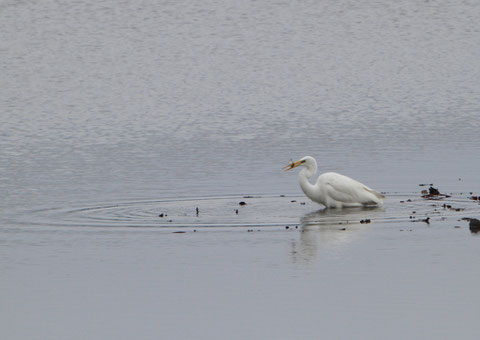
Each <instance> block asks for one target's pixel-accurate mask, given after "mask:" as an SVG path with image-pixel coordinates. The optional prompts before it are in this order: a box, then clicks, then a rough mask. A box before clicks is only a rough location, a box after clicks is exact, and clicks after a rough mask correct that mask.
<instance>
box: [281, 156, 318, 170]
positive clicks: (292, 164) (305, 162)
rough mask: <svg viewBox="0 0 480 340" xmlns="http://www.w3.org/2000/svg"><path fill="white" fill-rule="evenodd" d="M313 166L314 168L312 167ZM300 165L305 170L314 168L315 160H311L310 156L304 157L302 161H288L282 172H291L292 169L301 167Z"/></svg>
mask: <svg viewBox="0 0 480 340" xmlns="http://www.w3.org/2000/svg"><path fill="white" fill-rule="evenodd" d="M314 164H315V166H314ZM301 165H303V166H306V167H307V168H308V167H315V168H316V162H315V159H313V157H310V156H305V157H303V158H302V159H300V160H298V161H296V162H294V161H292V160H290V163H289V164H287V165H285V166H284V167H283V171H288V170H292V169H293V168H296V167H297V166H301Z"/></svg>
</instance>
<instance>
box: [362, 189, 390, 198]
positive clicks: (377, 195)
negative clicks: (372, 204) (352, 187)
mask: <svg viewBox="0 0 480 340" xmlns="http://www.w3.org/2000/svg"><path fill="white" fill-rule="evenodd" d="M365 190H367V191H368V192H370V193H372V194H374V195H375V196H376V197H377V198H379V199H381V200H384V199H385V195H382V194H381V193H379V192H378V191H375V190H373V189H370V188H369V187H365Z"/></svg>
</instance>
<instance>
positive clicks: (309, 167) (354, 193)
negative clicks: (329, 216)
mask: <svg viewBox="0 0 480 340" xmlns="http://www.w3.org/2000/svg"><path fill="white" fill-rule="evenodd" d="M297 166H304V168H303V169H302V170H301V171H300V173H299V174H298V180H299V182H300V187H301V188H302V191H303V192H304V193H305V195H306V196H307V197H308V198H310V199H311V200H312V201H314V202H317V203H320V204H323V205H324V206H326V207H327V208H343V207H358V206H370V205H382V204H383V200H384V199H385V196H384V195H382V194H381V193H379V192H377V191H375V190H373V189H371V188H369V187H367V186H366V185H364V184H362V183H360V182H358V181H356V180H354V179H352V178H350V177H347V176H344V175H340V174H337V173H335V172H327V173H324V174H322V175H320V176H319V177H318V179H317V182H316V183H315V184H311V183H310V182H309V181H308V179H309V178H310V177H312V176H314V175H315V174H316V173H317V162H316V161H315V158H313V157H310V156H306V157H303V158H302V159H300V160H299V161H297V162H292V163H291V164H289V165H287V166H285V168H284V169H285V170H286V171H287V170H290V169H293V168H295V167H297Z"/></svg>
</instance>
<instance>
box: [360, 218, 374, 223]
mask: <svg viewBox="0 0 480 340" xmlns="http://www.w3.org/2000/svg"><path fill="white" fill-rule="evenodd" d="M370 222H372V221H371V220H370V219H368V218H366V219H364V220H360V223H362V224H366V223H370Z"/></svg>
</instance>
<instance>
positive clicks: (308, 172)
mask: <svg viewBox="0 0 480 340" xmlns="http://www.w3.org/2000/svg"><path fill="white" fill-rule="evenodd" d="M316 173H317V167H316V166H315V167H305V168H303V169H302V171H300V173H299V174H298V181H299V183H300V188H302V191H303V192H304V194H305V195H306V196H307V197H310V198H311V197H312V196H313V194H314V185H312V184H311V183H310V182H309V181H308V179H309V178H310V177H313V176H314V175H315V174H316Z"/></svg>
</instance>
